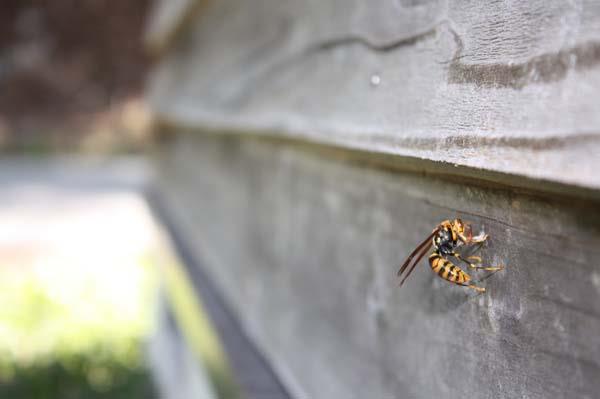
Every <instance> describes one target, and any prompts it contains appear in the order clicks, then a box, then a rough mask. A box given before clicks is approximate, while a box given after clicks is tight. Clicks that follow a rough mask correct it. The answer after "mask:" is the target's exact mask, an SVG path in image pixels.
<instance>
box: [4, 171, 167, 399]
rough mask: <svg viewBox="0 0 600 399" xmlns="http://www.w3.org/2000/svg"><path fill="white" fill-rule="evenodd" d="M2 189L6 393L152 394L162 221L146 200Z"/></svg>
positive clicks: (17, 184)
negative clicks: (151, 343) (150, 345)
mask: <svg viewBox="0 0 600 399" xmlns="http://www.w3.org/2000/svg"><path fill="white" fill-rule="evenodd" d="M3 185H4V187H2V188H1V189H0V195H1V196H0V398H35V399H37V398H48V399H50V398H104V397H107V398H108V397H110V398H134V397H135V398H152V397H154V396H155V393H154V388H153V386H152V383H151V381H150V374H149V372H148V369H147V366H146V364H147V363H146V358H145V350H144V347H143V346H142V344H143V343H144V342H145V341H146V340H147V338H148V336H149V334H150V332H151V328H152V322H153V315H154V303H155V300H156V299H155V295H156V288H157V277H156V270H155V266H156V265H155V264H154V263H155V260H154V255H153V253H154V252H153V251H154V250H153V248H154V246H155V244H156V240H157V238H156V228H155V227H154V225H153V221H152V218H151V216H150V214H149V212H148V209H147V206H146V204H145V202H144V200H143V199H142V198H141V197H140V196H139V195H137V194H134V193H131V192H127V191H118V190H103V189H99V190H93V189H92V190H89V189H86V190H77V189H73V188H72V187H71V188H70V187H66V188H65V187H54V186H52V185H49V186H47V185H44V184H42V183H39V182H38V183H28V182H27V181H25V182H23V181H20V180H19V179H15V181H14V182H13V184H9V185H7V184H3Z"/></svg>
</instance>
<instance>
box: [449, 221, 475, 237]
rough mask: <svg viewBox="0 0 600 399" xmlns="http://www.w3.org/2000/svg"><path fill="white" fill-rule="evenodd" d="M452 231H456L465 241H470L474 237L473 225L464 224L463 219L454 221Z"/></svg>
mask: <svg viewBox="0 0 600 399" xmlns="http://www.w3.org/2000/svg"><path fill="white" fill-rule="evenodd" d="M452 230H454V231H455V232H456V234H458V236H459V237H461V239H463V241H469V240H470V239H471V238H472V237H473V232H472V230H471V224H470V223H468V222H463V221H462V220H461V219H458V218H457V219H454V220H453V221H452Z"/></svg>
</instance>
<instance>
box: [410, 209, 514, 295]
mask: <svg viewBox="0 0 600 399" xmlns="http://www.w3.org/2000/svg"><path fill="white" fill-rule="evenodd" d="M487 238H488V235H487V234H484V235H479V236H477V237H473V235H472V231H471V225H470V224H469V223H463V221H462V220H460V219H454V220H452V221H450V220H444V221H443V222H441V223H440V224H439V225H438V226H437V227H436V228H435V229H433V232H432V233H431V234H430V235H429V237H427V238H426V239H425V241H423V242H422V243H421V244H420V245H419V246H418V247H417V248H416V249H415V250H414V251H413V252H412V253H411V254H410V255H409V256H408V258H407V259H406V261H405V262H404V264H403V265H402V267H401V268H400V270H398V277H402V275H403V273H404V272H405V271H406V273H404V277H403V278H402V280H401V281H400V285H402V284H404V281H406V279H407V278H408V276H409V275H410V274H411V273H412V271H413V270H414V268H415V266H416V265H417V263H419V261H420V260H421V258H423V256H424V255H425V254H426V253H427V252H428V251H429V250H430V248H431V247H432V246H433V247H434V250H433V252H432V253H431V255H429V265H430V266H431V269H432V270H433V271H434V272H435V273H436V274H437V275H438V276H440V277H441V278H443V279H444V280H447V281H450V282H451V283H454V284H458V285H462V286H464V287H468V288H472V289H474V290H475V291H477V292H485V288H483V287H478V286H476V285H474V284H473V283H471V282H470V281H471V276H469V275H468V274H467V273H465V272H464V271H463V270H462V269H461V268H460V267H458V266H456V265H455V264H453V263H452V262H451V261H449V260H448V257H453V258H456V259H458V260H459V261H462V262H464V263H466V264H467V265H468V266H469V267H470V268H472V269H479V270H487V271H497V270H502V269H503V268H504V267H503V266H482V265H481V262H482V260H481V258H480V257H479V256H468V257H466V258H463V257H462V255H461V254H459V253H458V252H456V248H458V247H460V246H462V245H473V244H479V245H481V244H483V243H484V242H485V240H487ZM413 259H414V261H413ZM409 265H410V267H409Z"/></svg>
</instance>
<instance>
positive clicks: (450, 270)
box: [429, 252, 471, 285]
mask: <svg viewBox="0 0 600 399" xmlns="http://www.w3.org/2000/svg"><path fill="white" fill-rule="evenodd" d="M429 265H430V266H431V269H432V270H433V271H434V272H435V273H436V274H437V275H438V276H440V277H441V278H443V279H444V280H448V281H450V282H453V283H456V284H461V285H463V284H465V283H468V282H469V281H470V280H471V277H470V276H469V275H468V274H467V273H465V272H463V271H462V270H461V268H460V267H458V266H456V265H454V264H453V263H452V262H450V261H449V260H448V259H445V258H442V256H441V255H440V254H439V253H437V252H434V253H432V254H431V255H430V256H429Z"/></svg>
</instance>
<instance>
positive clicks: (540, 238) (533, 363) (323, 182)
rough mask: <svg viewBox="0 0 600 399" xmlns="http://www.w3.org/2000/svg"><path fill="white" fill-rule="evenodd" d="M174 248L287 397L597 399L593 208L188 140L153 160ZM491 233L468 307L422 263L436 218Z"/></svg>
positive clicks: (286, 148)
mask: <svg viewBox="0 0 600 399" xmlns="http://www.w3.org/2000/svg"><path fill="white" fill-rule="evenodd" d="M158 165H159V170H160V173H161V177H160V184H161V187H162V189H163V192H164V194H165V196H166V198H167V201H168V202H167V203H168V205H169V208H170V209H171V211H172V212H173V215H174V218H175V221H176V223H177V224H178V226H179V227H180V229H181V230H180V231H181V232H182V237H183V238H184V239H187V240H188V243H189V247H190V248H192V250H193V251H194V253H195V254H196V256H198V257H199V258H201V259H202V260H203V264H204V266H205V267H206V270H207V271H208V274H209V275H210V276H211V277H212V278H213V279H214V281H215V282H216V283H217V286H218V288H220V290H221V291H222V292H223V293H224V294H225V298H226V300H227V301H228V303H230V304H231V306H232V308H233V310H234V311H235V313H236V314H237V316H238V317H239V319H240V320H241V322H242V324H243V326H244V328H245V329H246V331H247V332H248V333H249V335H250V336H251V337H252V338H253V339H254V340H255V341H256V342H257V343H258V345H259V347H260V348H261V349H262V350H263V352H264V353H265V355H266V356H267V358H268V359H269V360H270V362H271V363H272V364H273V365H274V366H275V369H276V371H277V372H278V374H279V375H280V377H281V378H282V379H283V380H284V382H285V383H286V386H287V387H288V388H289V389H290V391H291V392H292V394H293V396H294V397H297V398H312V399H318V398H347V399H351V398H357V399H359V398H360V399H362V398H366V397H375V398H390V399H391V398H394V399H395V398H437V397H440V398H497V397H503V398H517V397H518V398H573V397H577V398H594V397H596V396H597V393H598V392H599V391H600V379H598V375H599V372H600V334H598V332H599V331H600V263H599V261H598V259H599V251H598V248H600V211H599V210H600V208H599V205H598V203H597V202H593V201H590V200H589V199H585V198H584V199H582V198H577V197H570V198H564V197H562V198H561V197H558V196H553V195H547V194H544V193H543V192H535V193H533V192H530V193H527V192H524V191H523V190H515V189H513V188H511V187H509V186H499V185H485V183H484V182H481V181H479V180H476V179H473V180H465V179H462V180H460V179H459V180H457V179H456V177H452V175H451V174H432V173H429V172H427V171H426V170H425V169H423V170H422V171H421V172H419V171H417V170H412V171H402V170H390V169H383V168H377V167H373V166H372V165H371V166H370V165H368V164H363V163H360V162H357V161H356V160H354V159H353V158H352V157H351V156H349V157H347V158H332V157H329V156H324V155H323V154H320V153H318V152H315V151H310V150H306V149H305V148H302V147H297V146H294V145H291V144H290V143H282V142H269V141H265V140H261V139H250V138H240V137H237V138H234V137H227V136H225V137H221V136H218V135H200V134H187V135H180V136H178V137H176V138H175V139H174V141H173V142H172V143H171V145H170V146H168V147H165V148H164V149H163V152H162V153H161V155H160V157H159V158H158ZM456 216H460V217H463V218H464V219H467V220H470V221H472V222H473V223H474V225H475V227H476V228H478V229H484V230H485V232H486V233H488V234H490V236H491V240H490V242H489V244H488V245H487V246H486V247H485V248H484V249H483V251H482V254H483V256H484V258H485V259H486V260H487V261H488V262H490V263H492V264H499V263H502V264H504V265H506V269H505V270H504V271H502V272H499V273H496V274H494V275H492V276H489V278H485V277H486V273H477V272H472V273H471V275H472V276H473V277H474V278H475V279H478V280H479V279H480V280H482V281H481V282H480V284H481V285H483V286H485V287H486V288H487V290H488V291H487V292H486V293H485V294H483V295H477V294H475V293H473V292H470V291H469V290H466V289H464V288H462V287H457V286H453V285H451V284H449V283H447V282H445V281H443V280H441V279H440V278H439V277H437V276H435V275H434V274H433V273H432V272H431V270H430V269H429V266H428V265H427V264H426V262H423V263H422V265H421V266H420V267H418V268H417V269H416V271H415V272H414V274H413V275H412V276H411V278H410V279H409V280H408V281H407V283H406V284H405V286H403V287H402V289H399V288H398V286H397V283H398V281H397V279H396V271H397V269H398V267H399V265H400V264H401V263H402V261H403V260H404V259H405V257H406V256H407V255H408V254H409V253H410V252H411V250H412V249H413V248H414V247H415V246H416V245H417V244H418V243H420V242H421V241H422V240H423V239H424V237H425V236H427V234H428V233H429V232H431V229H432V228H433V227H434V226H435V225H436V224H437V223H438V222H440V221H441V220H444V219H447V218H452V217H456Z"/></svg>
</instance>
